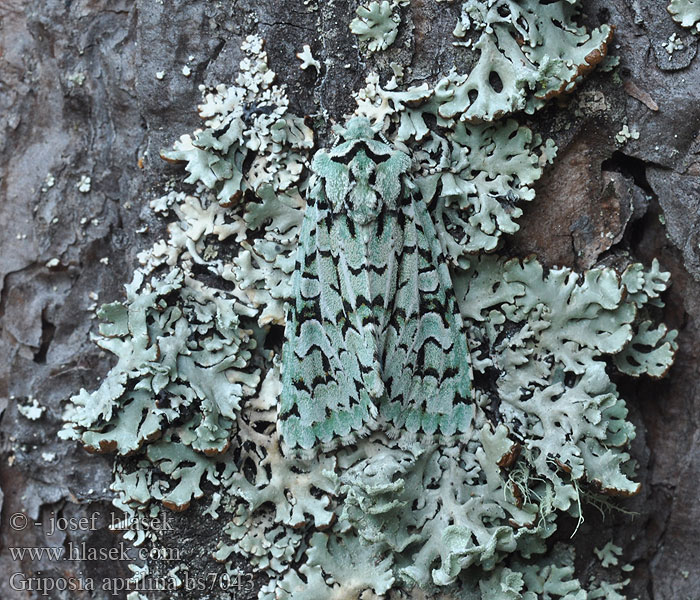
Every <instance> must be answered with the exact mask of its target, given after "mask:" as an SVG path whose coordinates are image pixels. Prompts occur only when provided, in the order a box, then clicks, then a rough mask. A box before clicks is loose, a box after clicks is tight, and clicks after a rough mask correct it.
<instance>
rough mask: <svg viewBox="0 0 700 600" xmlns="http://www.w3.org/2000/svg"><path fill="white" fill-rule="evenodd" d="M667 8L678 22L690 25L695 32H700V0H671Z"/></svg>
mask: <svg viewBox="0 0 700 600" xmlns="http://www.w3.org/2000/svg"><path fill="white" fill-rule="evenodd" d="M667 10H668V12H669V13H670V14H671V16H672V17H673V20H674V21H676V23H679V24H680V25H682V26H683V27H688V28H689V29H690V30H691V31H692V32H693V33H698V32H700V2H698V0H671V1H670V2H669V4H668V7H667Z"/></svg>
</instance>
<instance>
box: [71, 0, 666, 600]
mask: <svg viewBox="0 0 700 600" xmlns="http://www.w3.org/2000/svg"><path fill="white" fill-rule="evenodd" d="M375 4H376V5H377V6H378V8H376V10H379V11H380V13H381V10H380V9H381V8H382V5H383V4H387V5H388V4H389V3H388V2H384V3H382V5H379V3H376V2H374V3H372V6H373V5H375ZM372 6H370V7H369V10H370V14H371V13H372V10H371V9H372ZM389 8H390V9H391V8H392V7H391V6H390V7H389ZM578 10H579V3H578V2H576V1H574V0H558V1H555V2H547V3H539V2H536V1H534V0H527V1H524V2H517V3H516V2H514V1H511V0H499V1H491V0H487V1H482V2H477V1H476V0H470V1H469V2H465V3H464V4H463V5H462V9H461V18H460V22H459V24H458V26H457V29H456V32H455V34H456V35H457V36H459V37H464V36H467V35H469V34H470V32H471V33H474V34H475V37H474V39H475V40H476V41H475V43H474V45H473V47H474V48H475V49H476V50H477V51H478V52H479V56H478V60H477V62H476V66H475V68H474V69H473V71H472V72H471V73H469V74H467V75H459V74H457V73H454V72H453V73H451V74H449V75H448V76H446V77H444V78H442V79H440V80H439V81H438V82H437V83H436V85H434V86H432V87H431V86H429V85H427V84H424V85H422V86H420V87H414V88H409V89H406V90H400V89H398V86H397V85H396V82H395V81H394V83H393V84H391V85H387V84H384V85H383V86H382V85H381V84H380V79H379V77H378V76H377V75H375V74H370V75H369V76H368V78H367V82H366V86H365V87H364V88H363V89H362V90H359V92H358V93H357V109H356V111H355V112H354V114H353V115H349V116H348V119H347V120H346V123H347V122H349V120H350V118H358V117H359V118H361V120H362V122H363V123H369V124H370V126H371V128H372V131H373V133H372V135H375V134H376V136H377V139H378V140H379V139H380V137H379V136H381V140H383V141H378V142H377V144H378V146H377V148H379V146H381V145H382V144H384V145H386V146H387V147H389V146H391V147H392V148H399V149H400V150H401V153H403V154H404V155H406V156H408V157H410V161H409V163H407V164H406V165H405V168H404V167H402V169H401V170H400V173H398V174H396V177H397V178H400V184H401V186H402V189H403V190H405V192H406V193H407V194H409V195H412V196H413V197H415V198H417V199H420V201H421V202H422V203H424V204H425V206H429V207H430V208H429V210H430V213H431V219H432V222H433V223H434V228H435V231H434V240H433V242H434V248H435V252H436V256H437V255H438V254H441V255H442V256H443V257H444V261H445V264H444V268H445V269H448V270H449V278H450V282H451V285H452V287H453V291H454V297H455V301H456V306H457V308H458V312H459V316H460V318H461V320H462V322H463V325H464V330H465V331H464V335H465V338H466V344H467V346H468V353H469V355H470V356H471V367H472V369H473V372H474V379H473V382H472V384H471V390H470V400H469V402H470V406H471V409H472V411H473V414H472V418H471V420H470V422H469V423H468V427H466V428H464V430H463V431H461V432H460V434H459V435H456V436H454V437H451V438H449V439H442V440H440V439H436V440H433V441H431V442H426V441H425V440H423V441H417V440H416V439H413V438H411V437H410V436H402V435H401V434H400V433H399V434H398V435H397V436H395V437H390V436H387V435H386V433H385V432H384V431H382V430H376V431H374V432H372V433H371V434H368V435H367V436H366V437H358V438H357V439H354V440H353V443H352V444H339V445H337V447H336V448H333V449H331V448H327V449H325V450H324V449H323V448H321V449H319V450H318V452H316V453H315V454H313V455H293V454H291V453H287V454H285V452H284V448H283V446H282V445H281V443H280V441H281V440H280V433H281V431H280V427H279V426H278V420H279V410H280V409H279V406H280V395H281V394H282V389H283V374H282V373H281V368H282V363H283V358H284V357H283V356H282V347H281V343H280V342H279V335H278V334H279V331H280V328H281V327H282V326H283V325H284V324H285V302H286V301H288V300H289V299H290V298H291V297H292V294H293V276H294V273H295V272H297V271H298V269H299V266H298V265H296V264H295V256H296V251H297V246H298V244H299V239H300V235H301V227H302V223H303V220H304V214H305V211H306V207H307V201H308V200H309V199H311V198H312V197H313V196H312V191H311V190H312V189H314V186H315V185H317V184H318V181H319V179H322V174H320V171H321V169H319V168H318V166H317V165H318V164H319V163H318V162H317V163H316V166H315V168H314V169H312V168H311V165H312V151H313V145H314V136H313V133H312V131H311V129H310V128H309V127H308V126H307V125H306V124H305V122H304V120H303V119H301V118H299V117H297V116H295V115H292V114H290V113H289V110H288V107H289V101H288V99H287V96H286V92H285V89H284V87H283V86H279V85H277V84H276V83H275V74H274V73H273V72H272V71H271V70H270V69H269V67H268V64H267V57H266V54H265V52H264V49H263V43H262V40H261V39H260V38H259V37H257V36H250V37H248V38H247V39H246V41H245V43H244V45H243V52H244V54H245V57H244V59H243V61H242V62H241V65H240V67H241V70H240V75H239V77H238V78H237V80H236V84H235V85H234V86H231V87H226V86H218V87H216V88H214V89H204V90H203V103H202V104H201V105H200V107H199V113H200V116H202V117H203V119H204V124H203V128H202V129H199V130H197V131H195V132H194V133H193V134H191V135H188V136H183V137H182V138H180V140H179V141H178V142H176V144H175V146H174V149H173V150H170V151H164V152H163V157H164V158H166V159H167V160H171V161H176V162H182V163H184V164H185V169H186V170H187V172H188V173H189V175H188V177H187V179H186V180H185V182H186V183H188V184H195V185H194V187H191V188H189V190H190V191H188V192H185V191H178V190H171V191H169V193H167V194H166V195H165V196H163V197H162V198H159V199H157V200H154V201H153V202H152V203H151V207H152V209H153V210H154V211H155V212H157V213H159V214H161V215H162V216H163V217H164V218H168V219H170V223H169V226H168V231H167V236H166V237H165V238H164V239H163V240H161V241H159V242H157V243H156V244H155V245H154V246H153V248H151V249H150V250H148V251H146V252H144V253H142V254H141V255H140V262H141V265H140V267H139V268H138V269H137V270H136V273H135V275H134V278H133V280H132V282H131V283H130V284H129V285H128V286H127V287H126V299H125V300H124V301H122V302H115V303H112V304H108V305H105V306H103V307H102V309H101V311H100V316H101V318H102V319H103V321H104V322H103V324H102V325H101V326H100V329H99V333H98V335H97V336H96V339H97V343H98V344H99V345H100V346H101V347H102V348H104V349H106V350H108V351H109V352H111V353H113V354H115V355H116V356H117V358H118V361H117V363H116V365H115V366H114V367H113V369H112V370H111V371H110V373H109V374H108V376H107V377H106V378H105V380H104V381H103V382H102V385H101V386H100V387H99V388H98V389H97V390H96V391H94V392H92V393H89V392H86V391H85V390H82V391H81V392H80V393H79V394H77V395H76V396H74V397H73V398H72V399H71V402H70V404H69V406H68V407H67V409H66V414H65V419H66V426H65V428H64V430H63V431H62V436H63V437H64V438H68V439H74V440H79V441H80V442H81V443H82V444H83V445H85V447H87V448H88V449H91V450H93V451H98V452H106V451H109V452H116V453H117V454H118V455H119V456H124V457H125V456H129V457H130V458H129V460H128V461H117V463H116V465H115V480H114V484H113V486H112V489H113V490H114V491H115V493H116V499H115V504H116V505H117V506H118V507H119V508H121V509H123V510H124V511H125V512H126V513H127V514H134V513H137V512H149V513H151V514H152V513H154V512H157V511H158V510H160V508H159V506H158V505H159V503H161V504H162V505H163V506H165V507H167V508H169V509H172V510H184V509H185V508H187V507H188V506H189V505H190V504H191V503H192V502H193V501H194V500H197V499H200V498H202V496H203V495H204V492H203V489H202V488H203V487H204V486H205V483H204V482H207V483H206V485H208V486H210V487H211V488H213V489H215V490H216V491H215V492H214V495H213V497H212V501H211V503H210V505H209V507H208V508H207V509H206V510H205V511H204V514H205V515H208V516H210V517H211V518H221V517H222V516H223V517H224V519H225V521H226V524H225V526H224V527H223V530H222V539H221V541H220V543H219V546H218V548H217V550H216V552H215V553H214V556H213V557H212V558H213V559H215V560H217V561H220V562H226V561H230V560H231V557H232V556H233V555H234V554H237V555H240V556H243V557H245V559H246V560H247V562H248V564H250V565H251V567H252V568H253V569H256V570H259V571H263V572H265V573H266V574H267V575H268V576H269V578H270V579H269V583H267V584H266V585H265V586H264V587H263V588H262V589H261V591H260V594H259V598H260V599H261V600H273V599H274V600H285V599H293V600H315V599H319V600H327V599H328V598H338V599H340V598H359V597H361V598H364V599H367V598H378V597H384V598H408V597H410V598H421V597H423V598H437V597H454V598H465V599H477V598H480V599H482V600H496V599H498V600H501V599H512V600H537V599H547V598H561V599H565V600H585V599H591V598H608V599H609V600H610V599H615V598H624V596H622V595H621V594H620V592H621V590H622V589H623V587H624V585H625V583H626V582H625V581H621V582H617V583H610V582H607V581H600V582H598V583H594V584H591V585H589V586H587V587H586V586H584V585H583V584H582V583H581V582H580V581H579V580H578V579H577V578H576V577H575V572H574V567H573V560H574V557H573V554H572V550H571V549H570V548H568V547H564V546H561V545H556V546H555V547H554V548H548V539H549V538H550V537H551V536H552V534H553V533H554V532H555V531H556V529H557V517H558V516H559V515H561V514H564V513H566V514H569V515H572V516H573V517H574V518H579V519H580V518H582V512H581V511H582V503H583V502H584V501H585V498H586V497H587V496H590V495H604V496H623V497H624V496H630V495H632V494H634V493H636V492H637V491H638V489H639V485H638V484H637V483H635V482H634V479H633V475H634V474H633V470H634V466H633V462H632V461H631V459H630V456H629V454H628V452H627V449H628V447H629V443H630V441H631V440H632V439H633V438H634V436H635V430H634V427H633V425H632V424H631V423H630V422H629V421H628V420H627V407H626V404H625V401H624V400H623V399H622V398H621V397H620V396H619V393H618V390H617V387H616V385H615V384H614V382H613V381H612V380H611V377H610V374H609V372H610V370H611V367H612V365H614V366H615V367H617V369H619V370H620V371H621V372H622V373H625V374H627V375H630V376H633V377H639V376H642V375H647V376H651V377H655V378H658V377H662V376H664V375H665V373H666V372H667V371H668V369H669V367H670V365H671V363H672V361H673V358H674V355H675V352H676V350H677V344H676V342H675V337H676V332H675V331H669V330H668V329H667V328H666V327H665V326H664V325H663V324H658V325H655V324H654V321H653V315H654V312H653V311H652V310H650V309H651V308H654V307H660V306H663V303H662V301H661V294H662V293H663V292H664V290H665V289H666V288H667V286H668V281H669V275H668V273H665V272H663V271H662V270H661V268H660V266H659V264H658V263H657V262H656V261H654V262H653V263H652V265H651V267H650V268H645V267H643V266H642V265H640V264H636V263H634V264H629V265H628V266H627V267H626V268H625V269H624V270H623V271H622V272H617V271H615V270H614V269H612V268H609V267H595V268H592V269H590V270H589V271H587V272H585V273H583V274H579V273H576V272H574V271H573V270H571V269H569V268H553V269H546V268H545V267H544V266H543V265H542V264H541V263H539V262H538V261H537V260H536V259H534V258H529V259H526V260H516V259H507V258H504V257H501V256H499V255H497V254H493V253H492V252H493V251H494V250H496V249H497V248H498V245H499V241H500V239H501V237H502V236H503V235H507V234H511V233H514V232H515V231H517V230H518V223H517V219H518V217H519V216H520V215H521V214H522V208H521V206H520V204H521V203H522V202H527V201H532V200H533V199H534V191H533V184H534V183H535V182H536V181H537V180H538V179H539V178H540V176H541V174H542V170H543V168H544V167H545V165H546V164H547V163H549V162H551V161H552V160H553V158H554V155H555V150H556V148H555V146H554V144H553V142H551V140H547V141H546V142H543V141H542V140H541V138H540V137H539V136H537V135H535V134H534V133H533V132H532V131H531V130H530V129H528V128H527V127H525V126H522V125H519V124H518V122H517V121H515V120H513V119H501V120H496V119H497V118H498V117H502V116H505V115H508V114H511V113H513V112H516V111H526V112H532V111H533V110H535V109H536V108H538V107H540V106H542V105H543V104H544V102H545V101H546V100H547V99H549V98H551V97H552V96H554V95H556V94H558V93H562V92H564V91H570V90H571V89H572V88H573V87H574V86H575V85H576V84H577V83H578V81H579V80H580V78H581V77H582V76H583V75H584V74H585V73H586V72H587V71H588V70H590V68H592V67H593V66H594V65H595V64H596V63H597V62H599V61H600V60H601V59H602V57H603V56H604V55H605V51H606V45H607V43H608V42H609V40H610V36H611V35H612V30H611V28H609V27H607V26H602V27H600V28H598V29H595V30H593V31H591V32H588V31H587V30H586V29H584V28H582V27H579V26H577V25H575V24H574V23H575V19H576V15H577V14H578ZM358 14H360V13H359V12H358ZM392 23H394V21H393V20H392ZM370 29H371V28H370ZM382 35H383V34H382ZM491 73H495V74H496V76H497V77H498V79H499V80H500V84H499V85H498V86H495V87H494V77H492V76H491ZM496 87H498V88H500V89H499V90H498V91H497V90H496ZM474 92H476V93H474ZM363 139H365V138H363ZM363 143H364V144H365V145H367V144H368V142H363ZM367 147H368V148H369V146H367ZM380 150H381V148H380ZM322 152H323V151H320V152H319V153H318V154H317V156H322ZM342 153H343V151H342V149H340V150H337V152H336V155H338V156H340V155H341V154H342ZM379 155H381V152H380V153H379V154H378V155H377V156H379ZM373 160H375V162H376V160H378V159H376V158H375V159H373ZM348 164H350V163H348ZM358 164H359V163H358ZM363 164H364V163H363ZM356 167H357V166H356ZM353 168H355V167H353ZM357 169H360V167H357ZM375 169H376V165H375ZM358 172H359V171H358ZM360 180H361V181H365V179H362V178H361V177H359V176H358V181H360ZM370 181H371V180H370V178H369V177H367V178H366V181H365V183H367V184H368V185H370V183H368V182H370ZM371 185H374V183H372V184H371ZM371 185H370V187H371ZM377 185H381V184H377ZM387 194H388V193H387ZM370 196H371V194H370ZM438 250H439V253H438ZM309 383H311V382H309ZM131 537H132V538H133V539H134V541H135V542H136V543H140V542H142V541H143V536H142V535H140V534H132V536H131ZM611 551H612V550H611V549H610V548H608V550H605V549H604V550H602V551H601V556H602V558H601V560H603V561H605V562H606V563H610V562H611V560H612V559H611V558H610V556H609V555H610V552H611Z"/></svg>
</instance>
